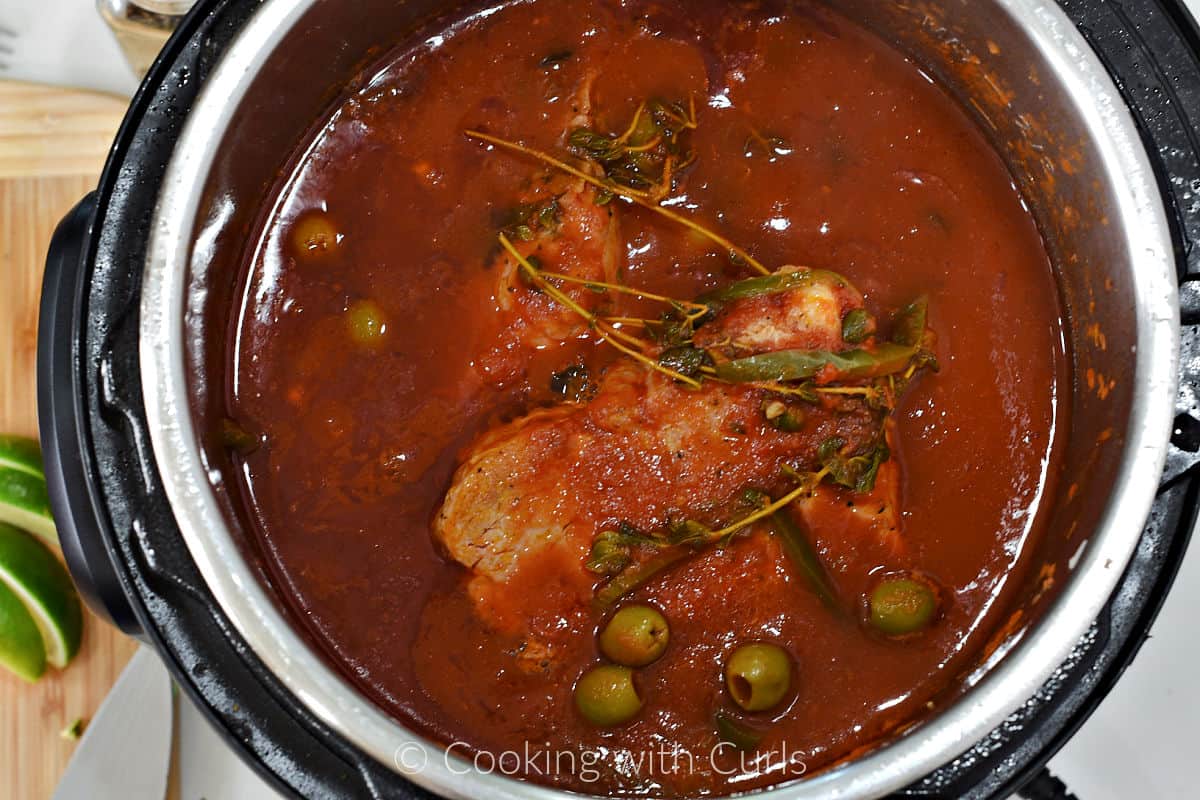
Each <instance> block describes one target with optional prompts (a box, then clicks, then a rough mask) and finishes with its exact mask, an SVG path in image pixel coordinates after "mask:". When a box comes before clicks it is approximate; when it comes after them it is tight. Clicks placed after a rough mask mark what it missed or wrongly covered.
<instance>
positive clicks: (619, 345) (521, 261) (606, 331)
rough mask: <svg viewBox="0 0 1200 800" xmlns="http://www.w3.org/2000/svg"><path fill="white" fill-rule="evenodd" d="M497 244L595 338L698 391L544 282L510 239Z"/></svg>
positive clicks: (630, 338)
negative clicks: (581, 320) (571, 313)
mask: <svg viewBox="0 0 1200 800" xmlns="http://www.w3.org/2000/svg"><path fill="white" fill-rule="evenodd" d="M500 245H501V246H502V247H503V248H504V249H505V250H507V251H508V254H509V255H511V256H512V257H513V258H514V259H516V261H517V264H518V265H520V267H521V270H522V272H523V273H524V274H525V276H526V277H527V278H528V279H529V281H530V282H531V283H533V284H534V285H535V286H537V287H538V288H539V289H541V290H542V291H544V292H545V293H546V294H547V295H548V296H549V297H550V298H552V299H553V300H555V301H556V302H558V303H561V304H562V305H564V306H566V307H567V308H569V309H571V310H572V311H574V312H575V313H576V314H578V315H579V316H580V317H582V318H583V320H584V321H585V322H586V323H587V324H588V327H590V328H591V329H592V330H593V331H595V332H596V335H597V336H599V337H600V338H601V339H603V340H604V341H605V342H606V343H607V344H609V345H610V346H612V347H614V348H616V349H617V350H619V351H620V352H622V353H624V354H625V355H627V356H629V357H630V358H633V359H634V360H636V361H640V362H641V363H643V364H645V365H646V366H648V367H650V368H651V369H654V370H657V371H659V372H662V373H664V374H666V375H668V376H670V377H672V378H674V379H675V380H677V381H679V382H680V383H684V384H686V385H688V386H691V387H692V388H693V389H699V388H700V381H698V380H696V379H695V378H691V377H689V376H687V375H684V374H682V373H680V372H676V371H675V370H673V369H671V368H670V367H667V366H664V365H662V364H660V363H659V362H658V361H655V360H654V359H652V358H650V357H649V356H647V355H646V354H645V353H643V352H642V351H641V349H640V348H641V347H643V346H644V344H645V342H643V341H642V340H641V339H638V338H636V337H633V336H630V335H629V334H627V333H625V332H624V331H622V330H621V329H619V328H616V327H614V326H612V325H609V324H607V323H606V322H605V321H604V320H602V319H600V318H599V317H597V316H596V315H595V314H593V313H592V312H590V311H588V310H587V309H586V308H584V307H583V306H581V305H579V303H577V302H575V300H573V299H572V298H571V296H570V295H568V294H567V293H566V292H564V291H562V290H561V289H559V288H558V287H557V286H555V285H554V284H553V283H551V282H550V281H549V280H547V279H546V278H545V277H544V276H543V275H542V272H541V270H539V269H538V268H537V267H535V266H534V265H533V264H531V263H530V262H529V259H527V258H526V257H525V256H523V255H521V253H520V251H518V250H517V248H516V247H514V246H513V243H512V242H511V241H509V238H508V237H507V236H505V235H504V234H503V233H502V234H500Z"/></svg>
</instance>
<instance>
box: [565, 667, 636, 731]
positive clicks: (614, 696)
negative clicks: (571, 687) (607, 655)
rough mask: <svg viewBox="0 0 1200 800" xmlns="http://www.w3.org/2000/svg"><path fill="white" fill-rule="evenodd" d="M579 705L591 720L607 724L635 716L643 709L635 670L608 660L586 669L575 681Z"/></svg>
mask: <svg viewBox="0 0 1200 800" xmlns="http://www.w3.org/2000/svg"><path fill="white" fill-rule="evenodd" d="M575 707H576V708H578V709H579V713H580V714H582V715H583V717H584V719H586V720H587V721H588V722H590V723H592V724H593V725H598V726H600V727H604V728H607V727H611V726H613V725H620V724H622V723H624V722H628V721H629V720H631V719H633V717H634V716H635V715H636V714H637V713H638V711H641V709H642V698H641V697H640V696H638V693H637V687H635V686H634V685H633V670H631V669H629V668H628V667H620V666H616V665H614V664H604V665H602V666H599V667H595V668H594V669H591V670H589V671H588V672H586V673H584V675H583V677H582V678H580V679H579V683H577V684H575Z"/></svg>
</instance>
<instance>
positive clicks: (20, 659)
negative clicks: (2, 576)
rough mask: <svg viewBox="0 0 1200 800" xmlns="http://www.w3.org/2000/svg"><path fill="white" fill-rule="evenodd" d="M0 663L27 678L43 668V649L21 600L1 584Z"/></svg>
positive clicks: (38, 672) (34, 625)
mask: <svg viewBox="0 0 1200 800" xmlns="http://www.w3.org/2000/svg"><path fill="white" fill-rule="evenodd" d="M0 666H4V667H7V668H8V669H10V670H12V671H13V672H14V673H16V674H17V675H19V676H21V677H22V678H24V679H25V680H27V681H36V680H37V679H38V678H40V677H42V673H43V672H45V671H46V648H45V646H44V645H43V644H42V634H41V633H39V632H38V628H37V625H36V624H34V621H33V617H31V616H29V612H28V611H26V610H25V605H24V603H22V602H21V599H20V598H19V597H17V596H16V595H15V594H13V593H12V592H10V591H9V590H8V588H7V587H6V586H5V585H4V584H3V583H0Z"/></svg>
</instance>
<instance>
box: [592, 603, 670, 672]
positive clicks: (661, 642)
mask: <svg viewBox="0 0 1200 800" xmlns="http://www.w3.org/2000/svg"><path fill="white" fill-rule="evenodd" d="M670 638H671V629H670V627H669V626H668V625H667V620H666V618H665V617H663V615H662V614H661V613H659V611H658V609H654V608H651V607H650V606H636V605H635V606H625V607H624V608H622V609H621V610H620V611H618V612H617V613H615V614H613V616H612V619H610V620H609V621H608V624H607V625H605V626H604V630H603V631H602V632H601V634H600V651H601V652H602V653H604V655H605V656H607V657H608V658H609V659H611V660H613V661H615V662H617V663H618V664H624V665H625V666H627V667H644V666H646V665H647V664H651V663H653V662H655V661H657V660H658V658H659V657H660V656H661V655H662V654H663V652H664V651H665V650H666V649H667V640H669V639H670Z"/></svg>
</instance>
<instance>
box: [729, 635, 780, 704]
mask: <svg viewBox="0 0 1200 800" xmlns="http://www.w3.org/2000/svg"><path fill="white" fill-rule="evenodd" d="M725 685H726V686H727V687H729V694H730V695H731V696H732V697H733V701H734V702H735V703H737V704H738V705H739V706H741V707H742V708H744V709H746V710H747V711H766V710H767V709H768V708H772V707H774V706H777V705H779V703H780V702H781V701H782V700H783V698H784V697H785V696H786V695H787V693H788V690H789V689H790V688H791V686H792V659H791V657H790V656H788V654H787V651H785V650H784V649H783V648H782V647H777V646H776V645H773V644H766V643H763V642H757V643H755V644H747V645H743V646H742V647H739V648H738V649H737V650H734V651H733V655H731V656H730V657H729V661H728V663H726V664H725Z"/></svg>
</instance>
